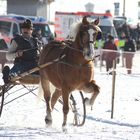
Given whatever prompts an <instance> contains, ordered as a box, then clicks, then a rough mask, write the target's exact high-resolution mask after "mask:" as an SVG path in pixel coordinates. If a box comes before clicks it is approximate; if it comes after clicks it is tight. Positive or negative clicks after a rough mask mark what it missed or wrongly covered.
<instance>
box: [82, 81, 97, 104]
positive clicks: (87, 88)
mask: <svg viewBox="0 0 140 140" xmlns="http://www.w3.org/2000/svg"><path fill="white" fill-rule="evenodd" d="M84 91H86V92H88V93H92V95H91V98H90V99H88V98H86V99H85V104H86V105H91V106H92V105H93V104H94V102H95V99H96V97H97V96H98V94H99V92H100V87H99V86H98V85H97V84H96V83H95V81H94V80H92V81H91V82H90V83H88V84H86V86H85V88H84Z"/></svg>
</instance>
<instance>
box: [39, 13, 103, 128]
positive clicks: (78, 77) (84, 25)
mask: <svg viewBox="0 0 140 140" xmlns="http://www.w3.org/2000/svg"><path fill="white" fill-rule="evenodd" d="M98 24H99V19H98V18H97V19H96V20H94V21H89V20H88V18H87V17H86V16H85V17H83V18H82V21H81V22H79V23H76V24H75V25H74V26H73V27H72V28H71V29H70V35H69V39H66V40H64V41H62V42H60V41H52V42H50V43H49V44H47V45H45V47H44V49H43V50H42V52H41V54H40V59H39V64H40V65H42V64H44V63H46V62H51V61H53V60H54V59H56V58H60V61H58V62H56V63H53V64H51V65H49V66H47V67H46V68H43V69H40V71H39V72H40V83H41V86H42V89H43V92H44V99H45V102H46V114H47V115H46V117H45V122H46V124H47V125H51V124H52V114H51V112H52V110H53V108H54V105H55V103H56V102H57V100H58V98H59V97H60V96H62V100H63V123H62V128H63V127H64V128H65V126H66V124H67V115H68V112H69V96H70V93H71V92H72V91H75V90H79V91H83V92H86V93H91V98H90V99H87V100H86V103H87V104H90V105H93V103H94V101H95V99H96V97H97V95H98V94H99V91H100V87H99V86H98V85H97V84H96V82H95V80H94V79H93V78H94V77H93V76H94V64H93V59H94V44H95V41H96V40H97V39H99V38H100V36H101V30H100V28H99V27H98ZM62 55H65V57H64V58H63V59H61V56H62ZM50 83H51V84H53V85H54V86H55V91H54V93H53V94H51V92H50Z"/></svg>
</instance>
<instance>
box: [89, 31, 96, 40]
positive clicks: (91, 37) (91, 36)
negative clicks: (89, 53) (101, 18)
mask: <svg viewBox="0 0 140 140" xmlns="http://www.w3.org/2000/svg"><path fill="white" fill-rule="evenodd" d="M88 33H89V37H90V38H89V41H93V34H94V33H95V31H94V30H93V29H89V30H88Z"/></svg>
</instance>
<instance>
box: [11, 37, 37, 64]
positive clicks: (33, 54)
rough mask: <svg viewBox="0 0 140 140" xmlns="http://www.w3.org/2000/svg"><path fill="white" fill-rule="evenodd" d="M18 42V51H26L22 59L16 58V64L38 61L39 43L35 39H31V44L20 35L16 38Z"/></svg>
mask: <svg viewBox="0 0 140 140" xmlns="http://www.w3.org/2000/svg"><path fill="white" fill-rule="evenodd" d="M14 40H15V41H16V43H17V45H18V47H17V51H18V50H25V51H24V52H23V55H22V56H21V57H17V58H15V62H21V61H32V62H35V61H37V58H38V55H37V51H38V41H37V39H35V38H33V37H32V38H31V42H32V43H31V42H30V41H29V40H27V39H25V38H23V37H22V36H21V35H18V36H16V37H15V38H14Z"/></svg>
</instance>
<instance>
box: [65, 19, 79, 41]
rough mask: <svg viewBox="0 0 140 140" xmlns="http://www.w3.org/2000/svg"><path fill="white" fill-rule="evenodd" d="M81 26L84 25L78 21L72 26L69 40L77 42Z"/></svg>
mask: <svg viewBox="0 0 140 140" xmlns="http://www.w3.org/2000/svg"><path fill="white" fill-rule="evenodd" d="M81 24H82V23H81V21H77V22H74V23H73V24H72V25H71V27H70V31H69V34H68V37H67V39H69V40H71V41H75V38H76V35H77V33H78V31H79V28H80V26H81Z"/></svg>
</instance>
